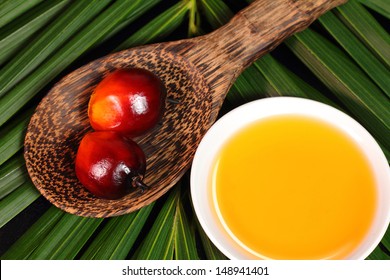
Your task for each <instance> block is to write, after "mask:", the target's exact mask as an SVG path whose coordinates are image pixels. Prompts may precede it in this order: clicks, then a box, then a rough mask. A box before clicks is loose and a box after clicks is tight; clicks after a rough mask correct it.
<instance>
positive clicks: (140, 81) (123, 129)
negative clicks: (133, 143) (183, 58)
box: [88, 68, 166, 137]
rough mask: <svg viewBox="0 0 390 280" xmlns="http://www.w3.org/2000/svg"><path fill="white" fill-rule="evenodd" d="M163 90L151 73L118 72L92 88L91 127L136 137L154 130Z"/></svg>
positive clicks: (161, 106)
mask: <svg viewBox="0 0 390 280" xmlns="http://www.w3.org/2000/svg"><path fill="white" fill-rule="evenodd" d="M165 96H166V91H165V88H164V86H163V84H162V82H161V80H160V79H159V78H158V77H157V76H156V75H154V74H153V73H152V72H150V71H148V70H145V69H139V68H132V69H118V70H115V71H114V72H112V73H110V74H108V75H107V76H106V77H105V78H104V79H103V80H102V81H101V82H100V83H99V84H98V85H97V87H96V88H95V90H94V92H93V93H92V95H91V98H90V101H89V105H88V116H89V120H90V123H91V126H92V127H93V128H94V129H95V130H97V131H100V130H110V131H116V132H120V133H122V134H125V135H128V136H130V137H134V136H138V135H141V134H143V133H145V132H146V131H148V130H149V129H151V128H152V127H154V126H155V125H156V124H157V123H158V121H159V119H160V117H161V116H162V112H163V109H164V104H165Z"/></svg>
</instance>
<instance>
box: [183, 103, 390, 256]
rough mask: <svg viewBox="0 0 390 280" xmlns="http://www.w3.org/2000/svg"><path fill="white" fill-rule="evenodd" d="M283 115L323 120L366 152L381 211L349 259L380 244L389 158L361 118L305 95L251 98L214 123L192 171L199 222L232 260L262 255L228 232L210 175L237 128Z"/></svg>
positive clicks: (388, 210)
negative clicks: (218, 210) (216, 201)
mask: <svg viewBox="0 0 390 280" xmlns="http://www.w3.org/2000/svg"><path fill="white" fill-rule="evenodd" d="M282 114H289V115H290V114H297V115H303V116H309V117H314V118H318V119H321V120H324V121H325V122H327V123H330V124H331V125H334V126H335V127H337V128H340V129H341V130H343V131H344V132H345V133H346V134H347V135H348V136H350V138H351V139H352V140H354V141H355V142H356V143H357V144H358V145H359V147H360V148H361V149H362V151H363V153H364V154H365V155H366V156H367V157H368V161H369V162H370V165H371V166H372V168H373V171H374V174H375V178H376V180H377V185H379V189H378V197H377V198H378V211H377V213H376V217H375V219H374V222H373V227H372V228H371V230H370V232H369V233H368V234H367V237H366V239H365V240H364V241H363V242H362V245H361V246H359V247H358V248H357V249H356V250H355V251H354V252H352V253H351V255H349V256H348V257H347V259H364V258H366V257H367V256H368V255H369V254H370V253H371V252H372V251H373V250H374V249H375V247H376V246H377V245H378V244H379V242H380V241H381V239H382V238H383V236H384V234H385V232H386V229H387V227H388V225H389V223H390V199H389V198H390V169H389V167H388V163H387V159H386V157H385V155H384V153H383V151H382V150H381V148H380V146H379V144H378V143H377V142H376V140H375V139H374V137H373V136H371V134H370V133H369V132H368V131H367V130H366V129H365V128H364V127H363V126H362V125H361V124H360V123H359V122H357V121H356V120H355V119H353V118H352V117H350V116H349V115H347V114H346V113H344V112H342V111H340V110H339V109H336V108H334V107H332V106H330V105H327V104H324V103H321V102H318V101H314V100H309V99H306V98H300V97H284V96H283V97H271V98H263V99H259V100H255V101H251V102H248V103H246V104H244V105H241V106H239V107H237V108H235V109H233V110H231V111H230V112H228V113H226V114H225V115H223V116H222V117H221V118H220V119H219V120H217V121H216V122H215V123H214V125H213V126H211V128H210V129H209V130H208V131H207V132H206V134H205V135H204V137H203V139H202V140H201V142H200V144H199V146H198V148H197V151H196V152H195V156H194V159H193V162H192V167H191V174H190V192H191V199H192V203H193V206H194V210H195V214H196V216H197V218H198V220H199V223H200V225H201V226H202V228H203V230H204V231H205V233H206V234H207V236H208V237H209V239H210V240H211V241H212V242H213V243H214V245H215V246H216V247H217V248H218V249H219V250H220V251H221V252H222V253H223V254H224V255H225V256H226V257H228V258H229V259H258V258H259V257H258V256H256V255H255V254H254V252H251V250H250V249H249V248H244V247H243V246H241V245H240V244H238V243H237V242H236V240H234V237H232V236H231V233H230V234H229V233H228V232H227V230H226V228H225V225H223V222H221V221H220V219H219V218H218V214H217V213H216V212H217V211H216V210H215V209H214V207H213V202H212V195H211V190H210V189H211V188H208V187H207V180H208V178H209V176H210V175H209V173H210V169H211V166H212V165H213V159H214V158H215V155H216V154H217V153H218V151H219V149H220V147H221V145H222V144H223V143H224V142H225V141H226V140H227V139H228V138H229V137H230V136H231V135H232V134H233V133H234V132H236V131H237V130H239V129H240V128H242V127H244V126H245V125H246V124H249V123H251V122H254V121H256V120H260V119H263V118H265V117H270V116H277V115H282ZM248 249H249V250H248Z"/></svg>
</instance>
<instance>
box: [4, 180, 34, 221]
mask: <svg viewBox="0 0 390 280" xmlns="http://www.w3.org/2000/svg"><path fill="white" fill-rule="evenodd" d="M39 196H40V193H39V192H38V190H37V189H36V188H35V187H34V185H33V183H32V182H31V181H27V182H25V183H24V184H23V185H22V186H20V187H19V188H17V189H16V190H15V191H13V192H12V193H10V194H9V195H7V196H6V197H5V198H3V199H2V200H1V201H0V213H1V216H0V228H1V227H3V226H4V225H5V224H6V223H8V222H9V221H10V220H11V219H12V218H14V217H15V216H16V215H17V214H19V213H20V212H22V211H23V210H24V209H25V208H26V207H27V206H29V205H30V204H31V203H33V202H34V201H35V200H36V199H37V198H38V197H39Z"/></svg>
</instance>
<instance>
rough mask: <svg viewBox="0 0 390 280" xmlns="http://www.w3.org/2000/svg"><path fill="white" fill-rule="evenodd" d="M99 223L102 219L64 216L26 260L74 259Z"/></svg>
mask: <svg viewBox="0 0 390 280" xmlns="http://www.w3.org/2000/svg"><path fill="white" fill-rule="evenodd" d="M101 222H102V219H93V218H84V217H79V216H75V215H71V214H65V215H63V216H62V217H61V218H60V220H59V221H58V222H57V223H56V224H55V225H54V227H53V228H52V229H51V231H50V232H48V233H47V235H46V236H45V237H44V238H43V239H42V240H41V243H40V244H39V245H38V246H37V247H36V248H35V250H34V251H33V252H32V253H31V254H30V255H29V257H28V258H29V259H38V260H40V259H60V260H63V259H74V258H75V257H76V256H77V253H78V252H79V251H80V250H81V249H82V248H83V246H84V244H85V243H86V242H87V241H88V239H89V238H90V237H91V235H92V234H93V233H94V231H95V230H96V228H97V227H98V226H99V224H100V223H101Z"/></svg>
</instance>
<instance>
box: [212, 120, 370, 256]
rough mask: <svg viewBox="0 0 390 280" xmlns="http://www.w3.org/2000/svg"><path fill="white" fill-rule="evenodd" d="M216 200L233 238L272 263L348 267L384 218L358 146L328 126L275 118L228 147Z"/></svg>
mask: <svg viewBox="0 0 390 280" xmlns="http://www.w3.org/2000/svg"><path fill="white" fill-rule="evenodd" d="M211 182H212V189H213V192H214V198H215V201H216V204H217V208H218V209H219V212H220V215H221V217H222V220H223V221H224V223H225V225H226V226H227V228H228V229H229V230H230V232H231V234H232V235H233V236H234V237H235V238H236V239H238V240H239V241H240V242H241V243H242V244H243V245H244V246H246V247H247V248H249V249H250V250H251V251H252V252H255V253H256V255H258V256H259V257H261V258H266V259H343V258H346V257H347V256H348V255H350V254H351V253H352V252H353V251H354V249H356V248H357V247H358V246H359V244H360V243H361V242H362V241H363V239H364V237H365V235H366V234H367V233H368V231H369V228H370V226H371V224H372V221H373V218H374V212H375V210H376V190H375V179H374V175H373V172H372V170H371V168H370V165H369V163H368V161H367V159H366V158H365V156H364V155H363V153H362V152H361V150H360V149H359V148H358V146H357V144H355V142H354V141H353V140H352V139H351V138H350V137H349V136H347V135H346V134H345V133H343V132H342V131H340V130H339V129H337V128H335V127H334V126H332V125H330V124H327V123H325V122H323V121H321V120H316V119H312V118H309V117H304V116H296V115H293V116H291V115H288V116H277V117H269V118H267V119H264V120H261V121H258V122H255V123H253V124H250V125H248V126H247V127H245V128H243V129H241V131H239V132H238V133H236V134H235V135H233V136H232V137H231V138H230V139H229V140H228V141H227V143H225V145H224V146H223V148H222V149H221V151H220V152H219V155H218V156H217V159H216V164H215V167H214V170H213V172H212V178H211Z"/></svg>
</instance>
